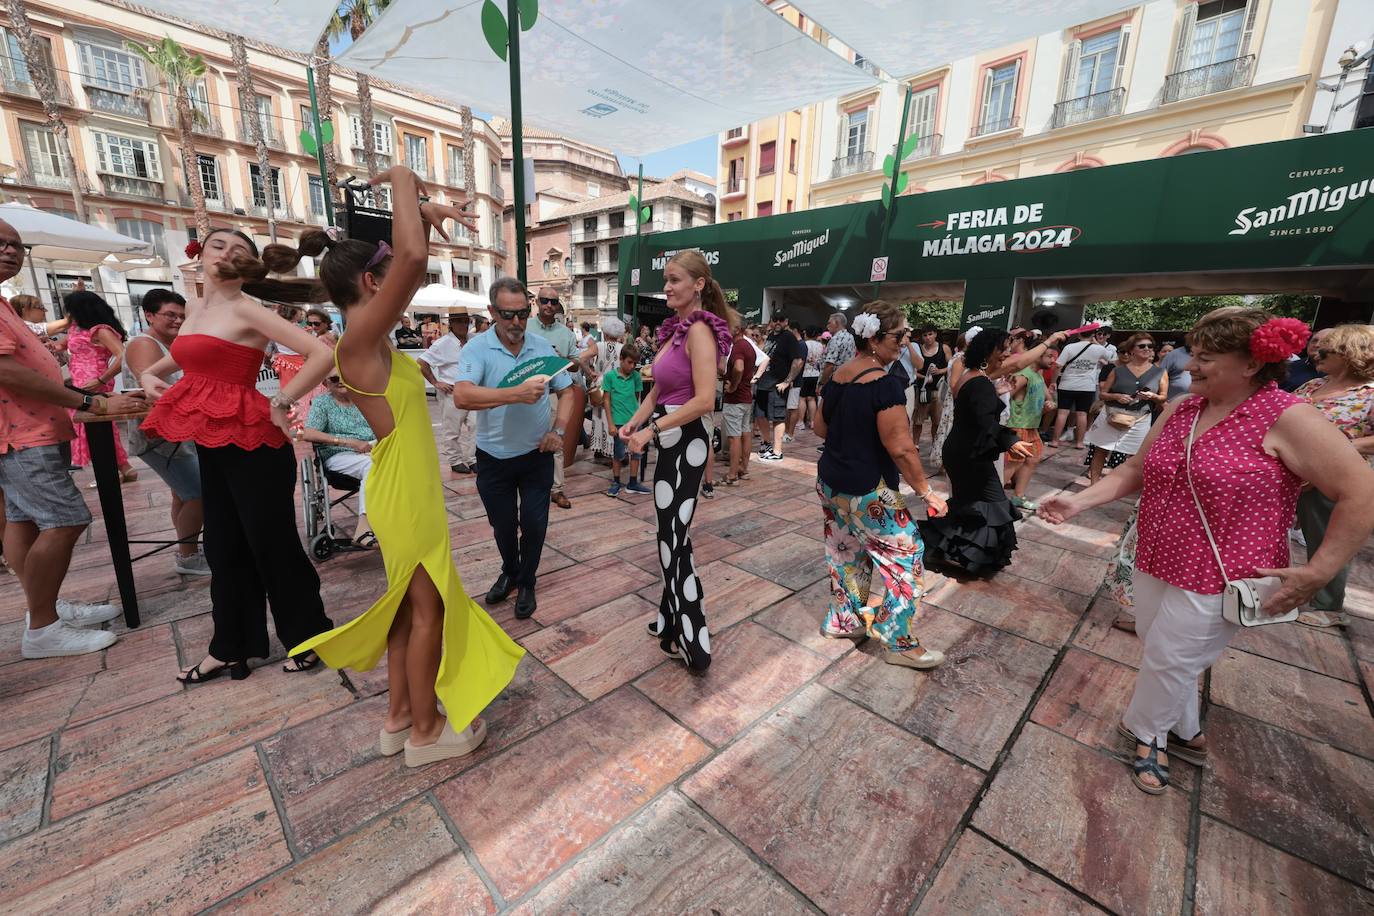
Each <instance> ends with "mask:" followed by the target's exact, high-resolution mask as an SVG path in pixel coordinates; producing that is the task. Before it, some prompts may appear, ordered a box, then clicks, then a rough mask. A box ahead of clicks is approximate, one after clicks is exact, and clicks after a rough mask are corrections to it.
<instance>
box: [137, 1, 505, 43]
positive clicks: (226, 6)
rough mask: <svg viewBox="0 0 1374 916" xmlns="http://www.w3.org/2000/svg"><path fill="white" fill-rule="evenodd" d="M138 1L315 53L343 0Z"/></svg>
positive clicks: (173, 14)
mask: <svg viewBox="0 0 1374 916" xmlns="http://www.w3.org/2000/svg"><path fill="white" fill-rule="evenodd" d="M138 5H139V6H143V7H147V8H148V9H151V10H154V11H156V12H159V13H163V14H165V15H167V16H170V17H172V18H174V19H183V20H188V21H190V22H197V23H200V24H201V25H208V26H210V27H211V28H215V29H222V30H224V31H226V32H228V33H230V34H231V35H242V36H243V37H244V38H251V39H253V40H254V41H261V42H263V43H265V44H270V45H274V46H276V47H278V48H285V49H286V50H288V51H295V52H297V53H299V54H311V53H314V51H315V44H316V42H318V41H319V40H320V35H322V34H324V28H325V26H327V25H328V24H329V19H330V17H332V16H333V15H334V11H335V10H337V9H338V8H339V0H232V2H229V3H189V4H188V3H178V2H175V0H139V4H138ZM480 35H481V33H480V32H479V33H478V36H479V37H480Z"/></svg>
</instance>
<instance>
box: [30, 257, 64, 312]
mask: <svg viewBox="0 0 1374 916" xmlns="http://www.w3.org/2000/svg"><path fill="white" fill-rule="evenodd" d="M24 251H25V253H26V254H27V255H28V261H29V276H30V277H32V278H33V294H34V295H35V296H37V297H38V301H39V302H40V303H41V302H42V301H43V289H42V287H40V286H39V285H38V268H37V267H35V266H34V263H33V246H32V245H25V246H24ZM52 299H53V310H52V316H53V317H54V318H59V317H61V316H60V315H58V314H57V297H56V296H53V297H52Z"/></svg>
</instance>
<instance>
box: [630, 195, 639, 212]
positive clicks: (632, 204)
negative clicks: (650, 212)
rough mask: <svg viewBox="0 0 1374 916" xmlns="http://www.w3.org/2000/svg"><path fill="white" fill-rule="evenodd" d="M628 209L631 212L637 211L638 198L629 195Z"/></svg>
mask: <svg viewBox="0 0 1374 916" xmlns="http://www.w3.org/2000/svg"><path fill="white" fill-rule="evenodd" d="M630 209H631V210H638V209H639V198H638V197H635V196H634V195H633V194H631V195H630Z"/></svg>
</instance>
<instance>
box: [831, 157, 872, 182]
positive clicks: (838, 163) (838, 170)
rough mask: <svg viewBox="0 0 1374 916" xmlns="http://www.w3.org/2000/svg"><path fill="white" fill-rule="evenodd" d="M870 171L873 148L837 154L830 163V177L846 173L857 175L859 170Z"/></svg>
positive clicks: (839, 176) (841, 176)
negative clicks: (841, 154) (843, 154)
mask: <svg viewBox="0 0 1374 916" xmlns="http://www.w3.org/2000/svg"><path fill="white" fill-rule="evenodd" d="M871 171H873V150H864V151H863V152H862V153H850V154H849V155H848V156H837V157H836V158H835V161H834V162H833V163H831V165H830V177H831V178H843V177H844V176H846V175H857V174H859V173H860V172H871Z"/></svg>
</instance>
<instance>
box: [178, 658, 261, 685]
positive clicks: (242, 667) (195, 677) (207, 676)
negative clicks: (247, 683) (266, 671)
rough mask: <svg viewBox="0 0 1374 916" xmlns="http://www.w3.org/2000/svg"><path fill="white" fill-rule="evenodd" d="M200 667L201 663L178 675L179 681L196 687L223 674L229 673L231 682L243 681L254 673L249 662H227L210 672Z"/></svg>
mask: <svg viewBox="0 0 1374 916" xmlns="http://www.w3.org/2000/svg"><path fill="white" fill-rule="evenodd" d="M200 666H201V662H197V663H196V664H195V665H193V666H192V667H191V670H189V671H187V672H186V673H185V674H178V675H177V680H178V681H179V682H181V683H183V684H187V685H189V686H192V687H194V686H196V685H197V684H204V683H205V682H206V681H213V680H214V679H215V678H217V677H219V676H220V675H221V674H226V673H227V674H228V675H229V678H230V679H231V680H235V681H241V680H243V679H244V678H246V677H248V675H249V674H251V673H252V671H251V670H249V668H248V664H247V662H225V663H224V664H222V665H220V666H219V667H218V668H211V669H210V670H209V671H201V670H200Z"/></svg>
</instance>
